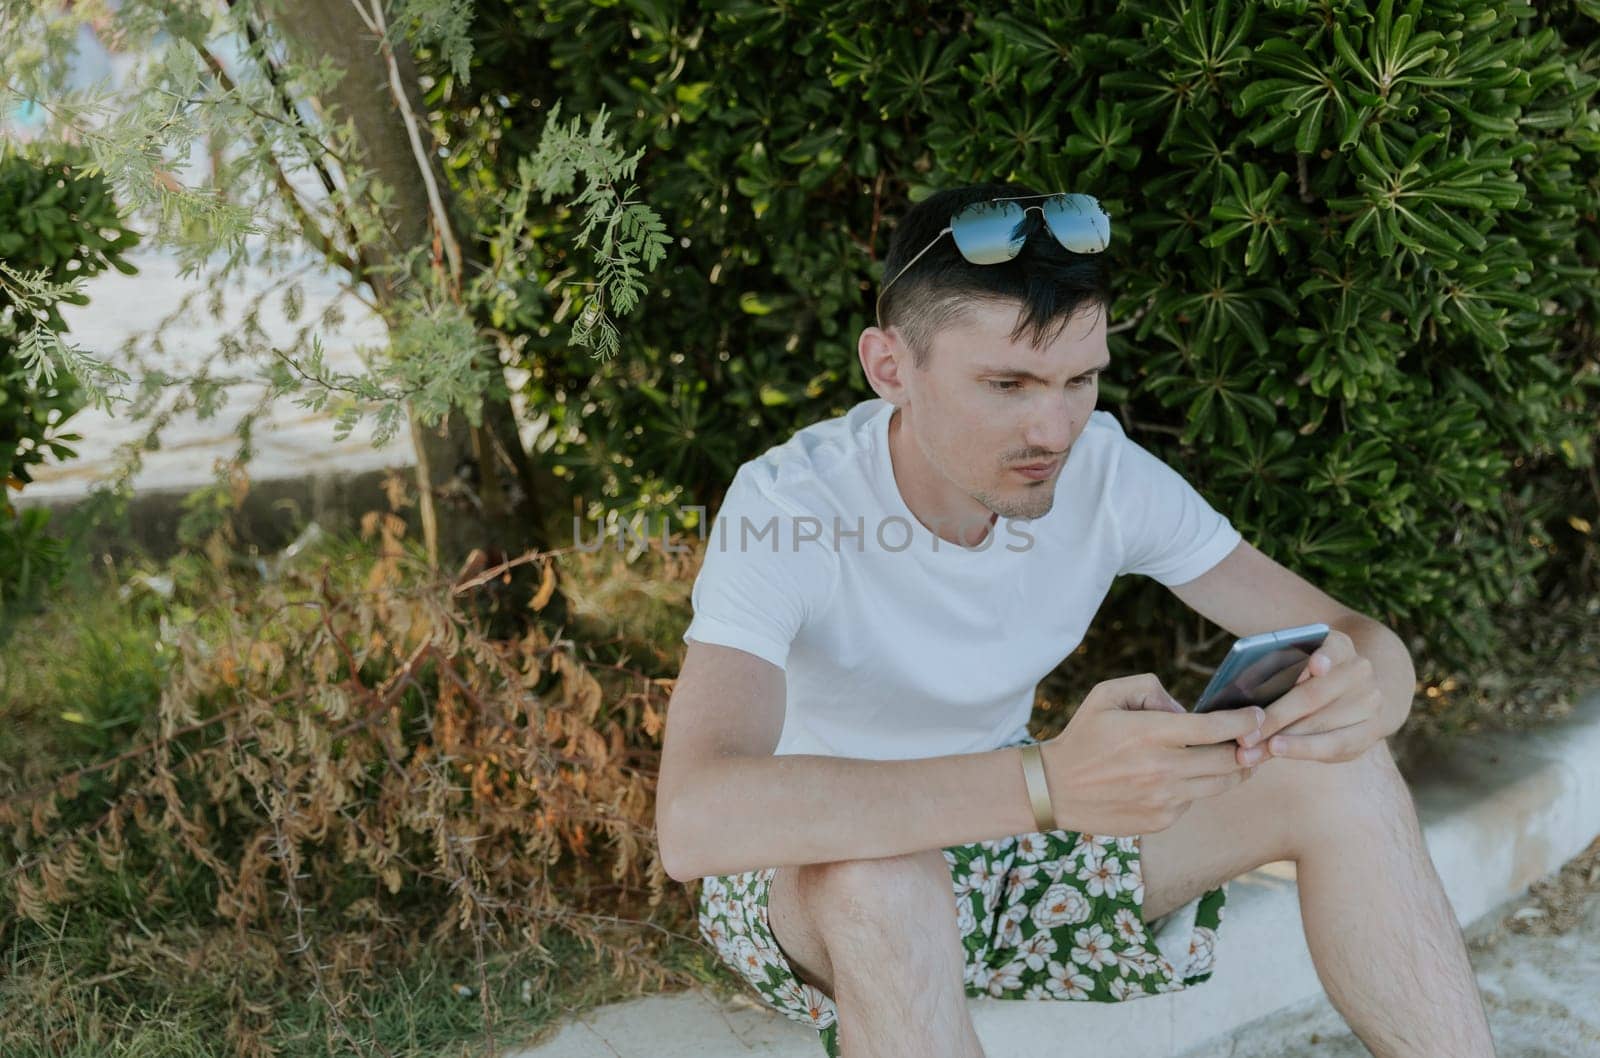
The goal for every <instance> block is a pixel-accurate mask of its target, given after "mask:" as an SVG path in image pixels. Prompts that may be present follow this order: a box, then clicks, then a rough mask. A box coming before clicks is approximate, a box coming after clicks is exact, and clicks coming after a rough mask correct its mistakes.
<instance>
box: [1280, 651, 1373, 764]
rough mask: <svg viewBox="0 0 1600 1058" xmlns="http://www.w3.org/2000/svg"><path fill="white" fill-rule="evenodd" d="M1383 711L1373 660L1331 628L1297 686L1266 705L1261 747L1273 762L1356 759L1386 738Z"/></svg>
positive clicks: (1302, 673) (1296, 682) (1301, 674)
mask: <svg viewBox="0 0 1600 1058" xmlns="http://www.w3.org/2000/svg"><path fill="white" fill-rule="evenodd" d="M1382 713H1383V697H1382V695H1381V694H1380V693H1379V691H1378V682H1377V678H1376V673H1375V672H1374V671H1373V666H1372V662H1371V661H1369V660H1367V658H1365V657H1363V656H1362V655H1360V654H1357V653H1356V647H1355V643H1354V642H1352V641H1351V639H1350V637H1349V636H1348V635H1346V634H1345V633H1344V632H1341V631H1339V630H1338V629H1337V628H1333V629H1329V630H1328V636H1327V638H1326V639H1324V640H1323V641H1322V645H1321V646H1320V647H1318V648H1317V650H1316V653H1314V654H1312V655H1311V660H1310V662H1309V663H1307V665H1306V667H1305V669H1304V670H1303V671H1301V673H1300V677H1299V679H1297V680H1295V683H1294V686H1293V687H1291V688H1289V690H1288V691H1286V692H1284V694H1283V696H1282V697H1280V698H1279V699H1278V700H1277V701H1275V702H1273V703H1272V704H1271V705H1269V706H1267V707H1266V714H1267V716H1266V719H1265V720H1263V721H1262V722H1261V741H1260V742H1258V743H1257V745H1260V746H1265V747H1266V749H1267V757H1269V758H1270V757H1294V758H1296V759H1298V760H1320V761H1326V762H1328V763H1333V762H1335V761H1344V760H1354V759H1355V758H1357V757H1359V756H1361V755H1362V754H1363V753H1365V752H1366V751H1367V750H1368V749H1369V748H1371V746H1372V744H1373V743H1375V742H1378V741H1380V740H1381V739H1382V738H1383V732H1382ZM1264 759H1265V758H1264Z"/></svg>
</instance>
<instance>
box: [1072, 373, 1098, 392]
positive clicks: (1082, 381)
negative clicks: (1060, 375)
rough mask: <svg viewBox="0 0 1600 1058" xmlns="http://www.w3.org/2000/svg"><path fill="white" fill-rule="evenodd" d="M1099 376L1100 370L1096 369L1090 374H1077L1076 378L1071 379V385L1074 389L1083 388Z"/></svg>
mask: <svg viewBox="0 0 1600 1058" xmlns="http://www.w3.org/2000/svg"><path fill="white" fill-rule="evenodd" d="M1099 378H1100V372H1098V371H1096V372H1095V373H1094V374H1092V375H1079V376H1078V377H1077V378H1075V379H1073V380H1072V385H1073V387H1074V388H1076V389H1083V388H1084V387H1086V386H1088V385H1090V384H1092V383H1094V382H1096V381H1098V380H1099Z"/></svg>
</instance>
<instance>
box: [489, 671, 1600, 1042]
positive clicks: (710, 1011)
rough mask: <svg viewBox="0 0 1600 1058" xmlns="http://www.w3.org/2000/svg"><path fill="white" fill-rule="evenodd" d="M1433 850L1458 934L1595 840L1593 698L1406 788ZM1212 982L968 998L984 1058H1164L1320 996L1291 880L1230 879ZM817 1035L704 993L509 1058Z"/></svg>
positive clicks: (1599, 820)
mask: <svg viewBox="0 0 1600 1058" xmlns="http://www.w3.org/2000/svg"><path fill="white" fill-rule="evenodd" d="M1412 796H1413V797H1414V799H1415V800H1416V803H1417V812H1418V816H1419V818H1420V819H1421V822H1422V827H1423V834H1424V837H1425V838H1426V840H1427V843H1428V851H1429V853H1430V855H1431V856H1432V857H1433V862H1434V865H1435V867H1436V869H1437V870H1438V873H1439V878H1440V880H1441V881H1442V882H1443V883H1444V887H1445V892H1446V893H1447V894H1448V895H1449V897H1450V902H1451V905H1452V906H1453V907H1454V908H1455V911H1456V917H1457V919H1458V921H1460V922H1462V923H1466V924H1470V923H1473V922H1475V921H1476V920H1477V919H1478V918H1480V917H1481V916H1483V915H1484V914H1486V913H1487V912H1489V911H1491V910H1493V909H1495V908H1496V907H1498V906H1499V905H1500V904H1502V903H1503V902H1504V901H1506V900H1509V899H1512V898H1514V897H1516V896H1518V895H1520V894H1522V893H1523V892H1525V891H1526V890H1527V888H1528V887H1529V886H1530V885H1531V884H1532V883H1533V882H1535V881H1537V880H1539V879H1540V878H1543V877H1545V876H1547V875H1549V874H1552V873H1553V872H1555V871H1556V870H1557V869H1558V868H1559V867H1560V866H1561V865H1562V864H1563V863H1565V862H1566V861H1567V860H1569V859H1571V858H1572V857H1573V856H1575V855H1577V854H1578V853H1579V852H1581V851H1583V850H1584V849H1585V848H1586V847H1587V846H1588V845H1589V843H1590V842H1591V841H1592V840H1594V837H1595V835H1596V834H1600V693H1597V694H1593V695H1591V696H1589V697H1588V698H1587V699H1586V700H1584V701H1583V702H1582V703H1580V704H1579V705H1578V706H1577V707H1576V708H1575V709H1574V710H1573V712H1572V714H1571V715H1570V716H1568V717H1566V718H1564V719H1563V720H1560V721H1557V722H1553V723H1550V724H1547V725H1545V726H1542V727H1540V728H1537V729H1535V730H1532V731H1526V732H1520V733H1514V734H1490V735H1482V736H1474V737H1472V738H1470V739H1461V740H1459V741H1458V743H1457V744H1456V746H1454V747H1452V749H1451V752H1450V755H1449V756H1448V758H1446V759H1441V760H1438V761H1435V762H1430V763H1429V764H1428V766H1427V769H1426V773H1425V777H1422V778H1419V779H1418V780H1417V781H1415V782H1413V784H1412ZM1218 937H1219V939H1218V942H1217V961H1216V971H1215V973H1214V974H1213V976H1212V978H1211V980H1209V981H1207V982H1206V983H1204V984H1202V985H1199V986H1196V987H1195V988H1193V989H1190V990H1188V991H1184V992H1174V993H1170V994H1166V995H1156V996H1148V997H1144V998H1141V999H1137V1000H1131V1001H1129V1002H1125V1003H1104V1004H1102V1003H1046V1002H1032V1003H1030V1002H1023V1001H1020V1000H992V999H968V1000H967V1003H968V1009H969V1010H970V1011H971V1013H972V1020H973V1024H974V1026H975V1027H976V1029H977V1032H978V1036H979V1038H980V1039H981V1040H982V1041H983V1045H984V1049H985V1050H986V1051H987V1052H988V1053H990V1054H996V1055H999V1054H1005V1055H1017V1056H1029V1055H1039V1056H1041V1058H1042V1056H1050V1058H1056V1056H1059V1055H1061V1054H1063V1053H1066V1050H1064V1045H1065V1044H1066V1043H1067V1041H1071V1040H1074V1039H1076V1040H1099V1041H1110V1040H1115V1041H1116V1042H1115V1049H1116V1051H1117V1053H1118V1055H1119V1056H1120V1058H1174V1056H1176V1055H1179V1054H1181V1053H1182V1052H1184V1051H1187V1050H1189V1049H1191V1048H1194V1047H1198V1046H1201V1045H1203V1044H1206V1043H1210V1042H1214V1041H1216V1040H1217V1039H1219V1038H1227V1037H1229V1036H1230V1035H1231V1034H1233V1033H1234V1031H1235V1030H1237V1029H1239V1028H1240V1027H1241V1026H1244V1025H1246V1024H1248V1023H1250V1022H1253V1021H1256V1020H1257V1019H1259V1018H1263V1017H1266V1016H1267V1015H1269V1014H1272V1013H1274V1012H1276V1011H1278V1010H1281V1009H1284V1008H1287V1007H1291V1006H1293V1005H1295V1004H1298V1003H1301V1002H1303V1001H1305V1000H1307V999H1311V998H1314V997H1317V996H1320V995H1322V994H1323V990H1322V985H1321V982H1320V981H1319V980H1318V978H1317V974H1316V969H1315V967H1314V966H1313V965H1312V962H1311V955H1310V953H1309V951H1308V950H1307V949H1306V945H1305V931H1304V928H1303V926H1302V924H1301V920H1300V902H1299V895H1298V890H1297V888H1296V885H1295V865H1294V864H1293V863H1292V862H1290V861H1283V862H1280V863H1271V864H1267V865H1266V866H1263V867H1261V868H1259V869H1257V870H1254V871H1251V872H1250V873H1248V874H1245V875H1242V876H1240V877H1239V878H1236V879H1234V880H1233V882H1232V883H1231V884H1230V885H1229V887H1228V906H1227V909H1226V911H1225V913H1224V918H1223V923H1222V927H1221V931H1220V932H1219V935H1218ZM821 1053H822V1049H821V1046H820V1044H819V1043H818V1041H817V1035H816V1033H815V1032H814V1031H812V1030H810V1029H808V1028H806V1027H804V1026H802V1025H799V1024H796V1023H794V1022H791V1021H789V1020H787V1019H786V1018H784V1017H783V1016H781V1015H779V1014H776V1013H774V1012H772V1011H770V1010H768V1009H766V1008H765V1007H762V1006H760V1005H759V1002H758V1001H757V1000H756V999H755V997H754V996H750V997H748V998H746V997H743V996H741V997H740V1000H738V1001H735V1002H733V1003H729V1004H719V1003H717V1002H715V1001H714V1000H712V999H710V998H709V997H707V996H704V995H700V994H675V995H664V996H649V997H646V998H643V999H637V1000H632V1001H629V1002H626V1003H618V1004H614V1005H612V1006H608V1007H604V1008H601V1009H599V1010H595V1011H591V1012H589V1013H588V1014H585V1015H584V1016H583V1017H581V1018H579V1019H576V1020H574V1021H572V1022H569V1023H567V1024H565V1025H563V1026H562V1027H561V1028H560V1029H559V1030H558V1031H557V1032H556V1033H555V1035H553V1036H552V1037H551V1038H550V1039H549V1040H548V1041H546V1042H545V1043H543V1044H541V1045H539V1046H537V1047H535V1048H533V1049H531V1050H524V1051H520V1052H516V1053H515V1054H514V1055H513V1056H512V1058H691V1056H693V1058H745V1056H748V1055H752V1054H759V1055H768V1056H772V1058H816V1056H817V1055H819V1054H821Z"/></svg>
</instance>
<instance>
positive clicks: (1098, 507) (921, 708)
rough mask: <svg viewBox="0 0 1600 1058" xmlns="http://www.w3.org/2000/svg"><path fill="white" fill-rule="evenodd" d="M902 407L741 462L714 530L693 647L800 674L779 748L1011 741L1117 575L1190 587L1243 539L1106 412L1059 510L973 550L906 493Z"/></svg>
mask: <svg viewBox="0 0 1600 1058" xmlns="http://www.w3.org/2000/svg"><path fill="white" fill-rule="evenodd" d="M893 412H894V405H893V404H891V403H889V402H888V401H886V400H883V399H880V398H872V399H868V400H864V401H862V402H861V403H859V404H857V405H856V406H855V407H853V408H851V409H850V411H848V412H847V413H845V414H844V415H841V416H839V417H837V418H833V419H828V420H825V421H823V422H819V423H815V424H813V425H811V426H808V427H805V428H804V429H801V430H799V431H797V432H796V433H795V434H794V436H792V437H791V438H790V439H789V440H788V441H786V442H784V443H783V444H780V445H776V446H774V447H772V448H770V449H768V450H767V451H766V452H765V453H763V454H762V455H760V456H758V457H757V458H755V459H752V460H750V461H748V462H746V463H744V464H743V465H742V466H740V468H739V470H738V473H737V474H735V475H734V479H733V482H732V484H731V485H730V486H729V488H728V492H727V494H726V496H725V497H724V499H723V502H722V506H721V507H720V508H719V509H718V511H717V514H716V516H715V517H714V518H713V519H711V520H710V521H709V523H708V525H707V527H706V535H705V540H706V554H705V561H704V563H703V565H702V566H701V569H700V573H699V576H698V577H697V578H696V579H695V582H694V587H693V591H692V596H691V598H692V602H693V605H694V619H693V621H691V622H690V624H689V627H688V629H687V630H686V631H685V632H684V635H683V638H684V639H685V640H686V641H687V640H690V639H695V640H699V641H700V642H703V643H717V644H721V645H724V646H729V647H736V648H738V649H740V650H744V651H747V652H749V653H751V654H754V655H756V656H757V657H760V658H764V659H766V660H767V661H770V662H771V663H772V664H774V665H777V666H779V667H780V668H783V669H785V677H786V684H787V702H786V705H787V708H786V711H785V713H784V719H783V733H782V735H781V736H780V737H779V740H778V745H777V748H776V750H775V751H774V753H775V754H776V755H779V756H782V755H784V754H790V753H810V754H819V755H823V756H835V757H854V758H861V759H868V760H906V759H912V758H923V757H938V756H946V755H949V754H956V753H977V752H982V751H985V750H990V749H996V748H998V747H1000V746H1003V745H1006V744H1007V743H1010V742H1014V741H1016V740H1017V739H1019V738H1021V737H1023V736H1025V735H1026V734H1027V733H1028V730H1027V721H1028V717H1029V714H1030V713H1031V712H1032V710H1033V701H1034V692H1035V689H1036V687H1037V685H1038V683H1039V680H1040V679H1042V678H1043V677H1044V676H1045V675H1047V674H1048V673H1049V672H1050V671H1051V670H1052V669H1054V668H1055V667H1056V666H1057V665H1058V664H1060V662H1061V661H1062V660H1063V659H1064V658H1066V657H1067V655H1069V654H1070V653H1071V652H1072V651H1073V650H1074V649H1076V648H1077V646H1078V644H1079V643H1080V642H1081V641H1082V639H1083V635H1084V632H1085V631H1086V630H1087V629H1088V627H1089V622H1090V620H1091V619H1092V618H1093V617H1094V615H1095V612H1096V611H1097V610H1098V609H1099V608H1100V603H1101V602H1102V601H1103V600H1104V598H1105V595H1106V591H1107V589H1108V588H1109V587H1110V585H1111V581H1112V580H1113V578H1115V577H1117V576H1119V575H1122V574H1127V573H1140V574H1143V575H1145V576H1148V577H1153V578H1155V579H1156V580H1157V581H1159V582H1161V583H1162V584H1165V585H1169V586H1170V585H1174V584H1183V583H1185V582H1187V581H1190V580H1193V579H1194V578H1196V577H1198V576H1200V574H1202V573H1204V572H1205V571H1206V570H1208V569H1210V568H1211V567H1212V566H1214V565H1216V564H1217V563H1218V562H1220V561H1222V559H1223V558H1225V557H1226V556H1227V555H1228V553H1229V552H1231V551H1232V550H1233V549H1234V547H1235V546H1236V545H1237V544H1238V543H1239V541H1240V539H1241V537H1240V534H1239V532H1238V530H1236V529H1234V527H1233V526H1232V524H1231V523H1230V522H1229V521H1228V520H1227V518H1225V517H1223V516H1222V515H1221V514H1219V513H1218V512H1217V511H1216V510H1215V509H1214V508H1213V507H1212V506H1211V505H1210V504H1209V503H1207V502H1206V500H1205V499H1204V498H1203V497H1202V496H1201V495H1200V494H1199V493H1198V492H1197V491H1195V489H1194V488H1193V486H1191V485H1190V484H1189V483H1188V482H1187V481H1186V480H1184V478H1183V477H1182V476H1180V475H1179V474H1178V472H1177V471H1175V470H1173V469H1172V468H1171V467H1169V466H1167V465H1166V464H1165V463H1163V462H1161V461H1160V460H1159V459H1157V458H1156V457H1155V456H1153V455H1151V454H1150V453H1149V452H1148V451H1146V450H1145V449H1144V448H1143V447H1141V446H1140V445H1138V444H1137V443H1135V442H1134V441H1133V440H1132V439H1130V438H1129V437H1128V436H1127V435H1126V434H1125V433H1124V432H1123V430H1122V425H1121V424H1120V423H1119V422H1118V421H1117V419H1116V417H1115V416H1114V415H1112V414H1111V413H1110V412H1106V411H1095V412H1093V413H1091V415H1090V416H1089V422H1088V424H1087V425H1086V426H1085V427H1084V430H1083V433H1082V434H1081V435H1080V436H1079V438H1078V440H1077V442H1076V443H1075V444H1074V445H1073V447H1072V449H1071V451H1070V453H1069V454H1068V456H1067V462H1066V465H1065V466H1064V467H1063V468H1062V469H1061V472H1060V474H1059V476H1058V479H1057V484H1056V499H1055V505H1054V506H1053V507H1052V508H1051V510H1050V512H1049V513H1048V514H1046V515H1045V516H1044V517H1043V518H1039V519H1034V520H1027V519H1009V518H1005V517H999V518H997V519H996V520H995V522H994V524H993V525H991V526H990V529H989V535H988V536H987V537H986V538H985V540H984V543H983V544H982V545H979V546H978V547H975V548H966V547H962V546H961V545H959V544H954V543H951V542H950V541H948V540H943V539H940V538H939V537H937V536H936V535H935V534H934V533H933V532H932V531H931V530H930V529H928V528H927V527H926V526H924V525H922V523H921V522H919V521H918V520H917V518H916V516H915V515H913V514H912V513H911V510H910V508H908V507H907V506H906V504H905V500H904V498H903V497H902V496H901V494H900V489H899V487H898V485H897V484H896V483H895V479H894V473H893V470H892V464H891V462H890V458H889V435H888V429H889V417H890V415H891V414H893Z"/></svg>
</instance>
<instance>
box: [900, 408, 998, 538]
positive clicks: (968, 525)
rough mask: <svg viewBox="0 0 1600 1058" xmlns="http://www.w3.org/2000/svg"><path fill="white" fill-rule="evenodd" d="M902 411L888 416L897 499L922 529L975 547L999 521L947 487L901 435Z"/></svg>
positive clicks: (942, 479) (902, 425)
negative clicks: (898, 494)
mask: <svg viewBox="0 0 1600 1058" xmlns="http://www.w3.org/2000/svg"><path fill="white" fill-rule="evenodd" d="M902 411H903V409H901V408H898V407H897V408H895V409H894V411H893V412H891V413H890V414H889V465H890V468H891V469H892V470H893V472H894V482H893V484H894V487H895V488H896V489H898V490H899V492H900V498H901V499H902V500H903V501H904V502H905V505H906V507H908V508H909V509H910V511H911V513H912V514H913V515H914V516H916V519H917V521H919V522H921V523H922V525H923V527H924V528H926V529H927V530H928V531H929V532H931V533H933V534H934V535H935V536H937V537H938V538H939V539H941V540H944V541H947V542H949V543H952V544H957V545H959V546H961V547H968V548H971V547H978V546H979V545H981V544H982V543H983V541H984V538H985V537H987V536H988V535H989V533H990V530H991V527H992V526H993V525H994V523H995V520H996V519H997V518H998V517H999V516H998V515H997V514H996V513H995V512H994V511H991V510H990V509H989V508H987V507H985V506H984V505H983V504H981V503H979V502H978V501H976V500H974V499H973V498H972V497H971V496H968V495H966V494H965V493H962V492H960V491H959V490H956V489H952V488H950V487H949V483H948V482H947V481H945V479H944V476H943V475H942V474H940V473H939V472H938V469H937V468H936V467H934V466H933V465H932V464H931V463H929V462H928V461H927V460H926V459H925V458H924V457H923V455H922V449H921V448H920V447H918V446H917V444H916V441H915V439H914V438H912V437H910V436H907V435H906V432H905V424H904V416H903V414H902Z"/></svg>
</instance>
